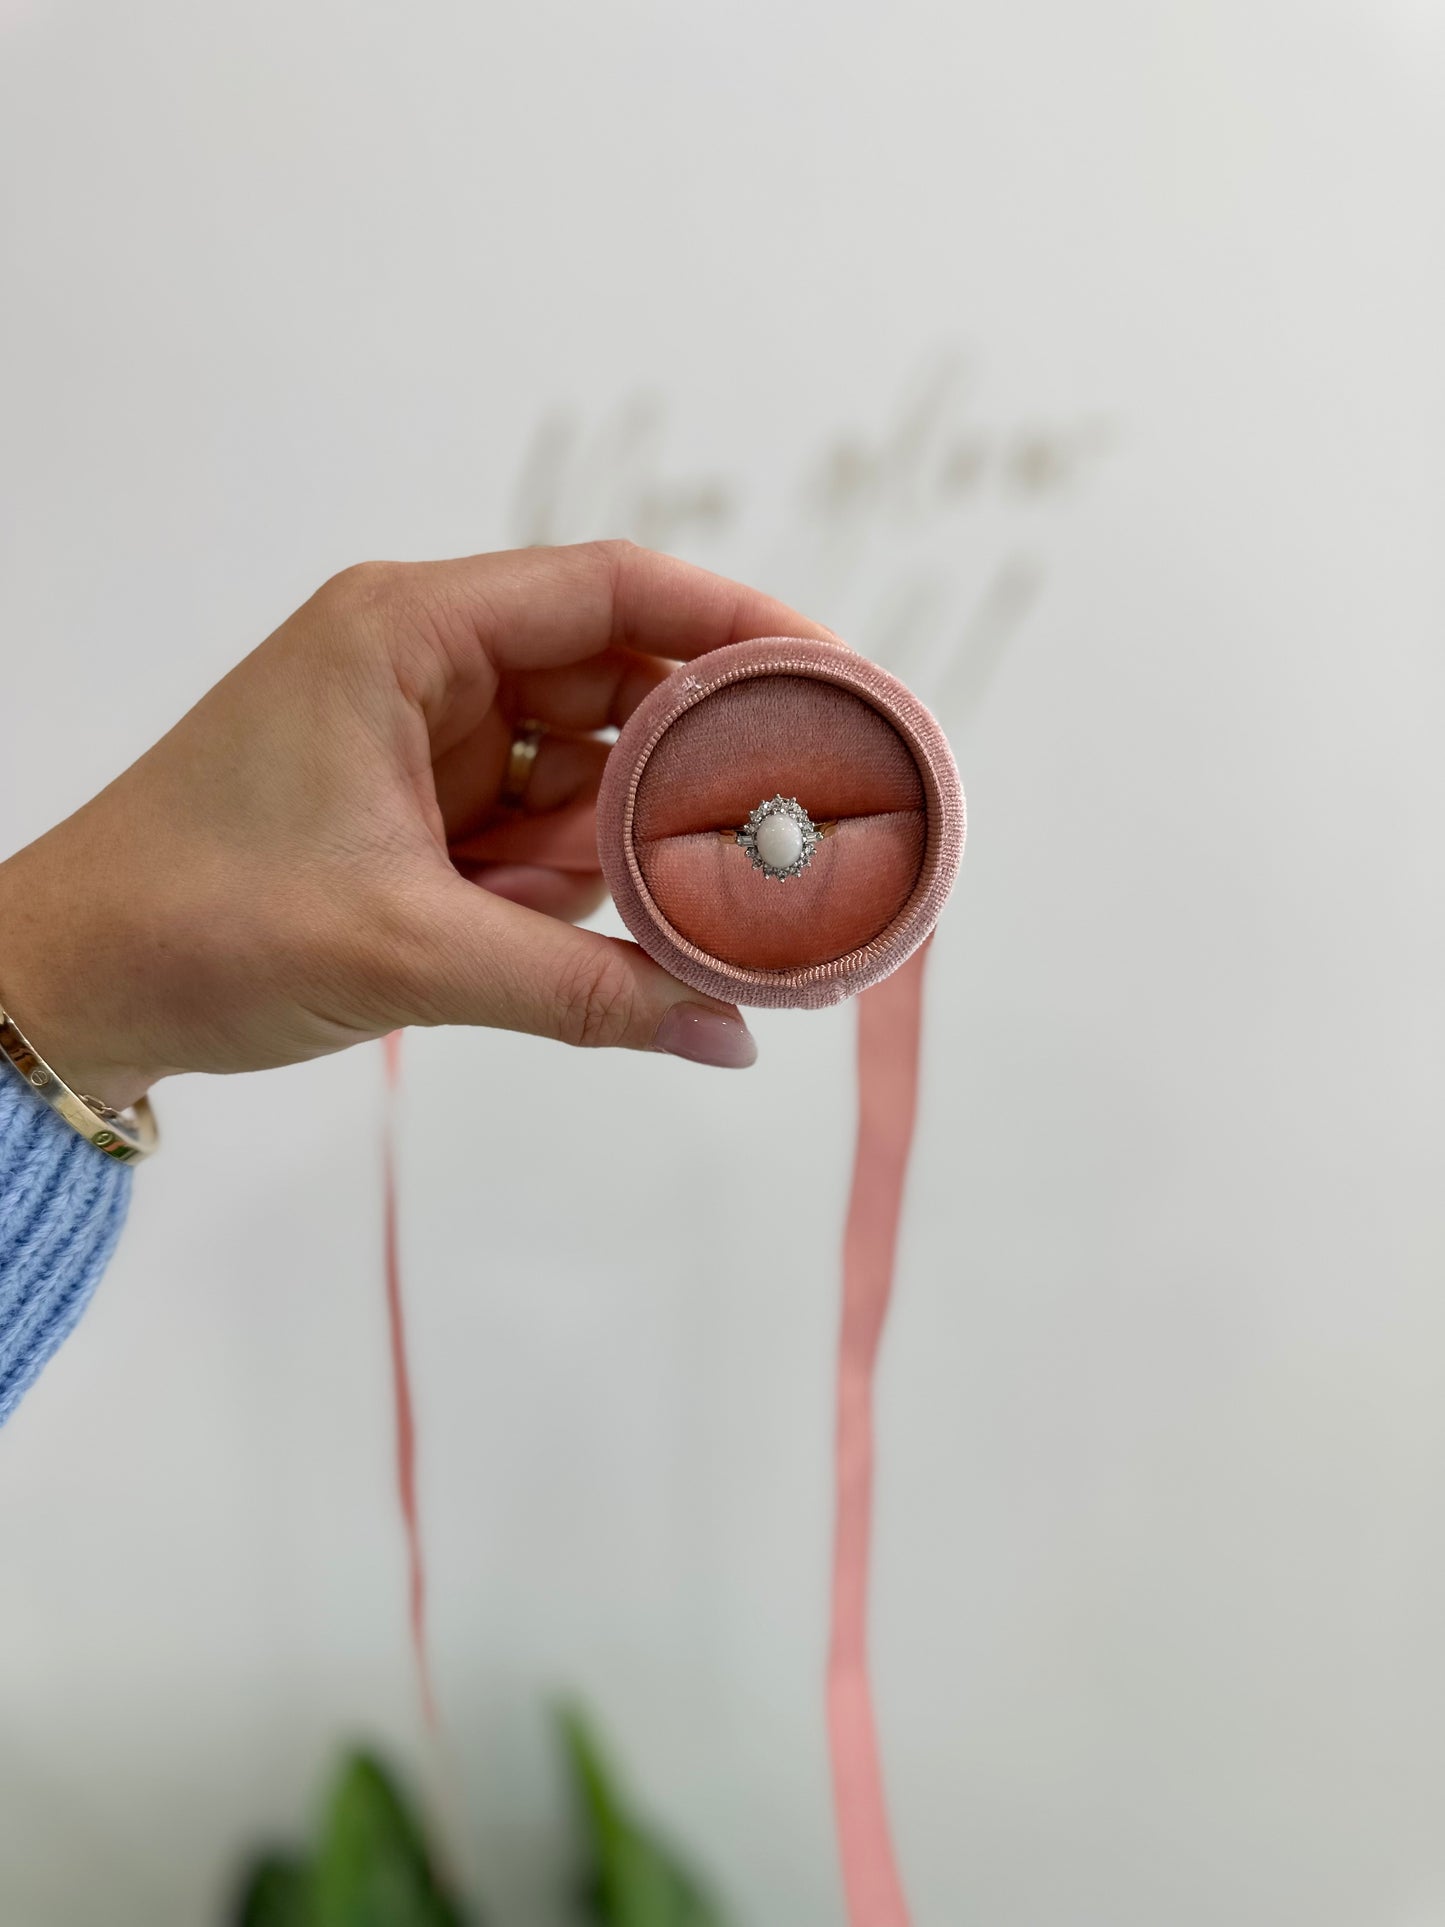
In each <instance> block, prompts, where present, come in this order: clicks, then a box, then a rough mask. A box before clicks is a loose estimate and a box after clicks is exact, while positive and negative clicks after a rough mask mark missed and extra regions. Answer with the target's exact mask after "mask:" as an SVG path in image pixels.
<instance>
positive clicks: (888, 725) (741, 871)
mask: <svg viewBox="0 0 1445 1927" xmlns="http://www.w3.org/2000/svg"><path fill="white" fill-rule="evenodd" d="M777 795H781V796H783V797H787V798H796V800H797V802H798V803H799V804H800V805H801V806H802V808H803V809H804V810H806V812H807V814H808V816H809V817H810V818H811V820H812V822H813V823H814V824H817V825H823V824H827V825H828V826H829V827H828V829H827V831H826V832H825V834H824V835H823V837H822V839H821V841H819V842H818V843H817V844H816V846H815V848H814V849H813V851H812V855H811V858H810V860H809V861H808V862H807V864H806V867H805V868H803V869H802V870H801V871H800V872H799V873H798V874H797V875H791V876H785V877H781V878H779V877H775V876H771V875H768V874H767V873H766V872H765V871H763V870H761V869H759V868H758V867H756V866H755V865H754V864H753V862H752V861H751V860H750V858H749V855H748V852H747V851H746V849H744V848H743V847H742V846H740V845H739V844H738V843H737V842H736V840H735V837H734V835H733V834H731V833H734V832H736V831H738V830H739V829H741V828H743V826H744V825H745V824H746V823H747V822H748V819H749V816H750V814H751V813H752V811H753V810H754V809H755V808H756V806H757V805H758V804H759V803H762V802H764V801H766V800H768V799H770V798H772V797H774V796H777ZM963 838H964V803H963V790H962V787H961V785H960V783H959V780H958V770H957V768H956V767H955V765H954V761H953V756H952V753H951V752H950V750H949V747H948V743H947V741H946V739H945V737H944V734H943V731H942V730H941V729H940V728H939V726H938V723H937V722H936V721H935V720H934V718H933V717H932V716H931V715H930V714H929V713H928V711H927V710H926V709H925V708H924V706H923V704H922V703H920V702H919V701H918V699H917V697H915V696H914V695H912V694H911V693H910V691H909V690H908V689H906V688H905V687H904V685H903V684H902V683H901V682H899V681H898V679H897V678H896V677H894V676H890V675H889V674H888V673H887V672H886V671H885V670H882V669H879V668H878V667H877V666H876V665H875V664H874V663H871V662H869V661H867V660H866V658H864V657H862V656H860V655H857V654H855V653H854V651H852V650H851V649H848V648H845V647H844V646H842V645H841V644H829V643H823V642H806V641H803V640H801V639H799V638H797V637H791V636H765V637H761V638H759V639H758V640H757V641H753V642H737V643H732V644H730V645H729V646H728V647H727V648H725V649H716V650H714V651H712V653H711V654H709V655H706V656H700V657H698V659H697V660H696V661H694V662H690V663H685V664H683V666H682V667H681V668H679V669H677V670H676V671H674V673H673V674H672V675H671V676H669V677H668V679H667V681H666V682H664V683H661V684H660V685H659V686H658V687H657V688H656V689H654V690H653V691H652V693H651V695H649V696H648V697H647V698H646V699H645V701H643V702H642V703H641V704H640V705H639V707H638V708H637V709H636V711H634V713H633V715H632V716H631V717H630V718H629V719H628V721H627V724H626V726H625V727H624V728H623V730H622V732H621V734H620V735H619V736H618V739H617V742H616V745H615V746H614V748H613V750H612V753H611V755H610V756H609V757H608V760H607V768H606V771H605V773H604V776H603V781H602V789H601V793H600V795H599V797H598V802H597V842H598V849H599V852H600V854H601V860H602V868H603V871H604V873H605V875H606V878H607V882H608V885H609V887H610V889H611V891H612V896H613V900H614V901H615V903H616V904H617V908H618V910H619V912H620V913H621V916H622V920H623V922H624V923H625V924H626V925H627V928H628V929H629V930H630V931H631V932H632V935H633V936H634V937H635V938H636V939H637V941H638V943H640V944H641V945H642V948H643V949H644V950H645V951H646V952H647V953H648V955H649V956H650V957H652V958H654V959H655V960H656V961H657V962H658V963H660V964H661V965H662V966H663V967H664V969H666V970H669V971H671V973H672V974H673V976H675V977H677V978H679V979H680V980H681V981H682V982H683V983H685V984H688V985H689V986H690V987H691V988H692V989H694V990H698V991H701V992H703V993H704V994H705V995H707V996H709V997H716V998H719V999H721V1000H723V1001H724V1002H728V1003H737V1004H764V1005H772V1006H774V1007H792V1008H798V1009H803V1008H815V1007H817V1006H819V1005H822V1004H835V1003H838V1002H840V1001H841V1000H842V999H843V998H845V997H852V996H854V995H856V994H857V992H859V991H860V990H866V989H867V988H868V986H869V985H870V984H875V983H877V982H879V981H880V979H882V978H884V977H886V976H888V975H889V973H890V972H891V971H894V970H896V969H897V968H898V966H899V965H900V964H901V963H903V962H905V961H906V960H907V958H909V957H910V956H912V954H913V952H914V951H915V950H917V948H918V946H919V945H920V944H921V943H922V942H923V941H924V939H925V938H926V937H927V936H928V935H929V933H930V931H931V930H932V929H933V926H934V924H935V923H936V922H937V921H938V915H939V912H940V910H941V909H942V908H943V904H944V901H945V899H946V898H947V896H948V893H949V891H950V889H951V888H952V887H953V881H954V878H955V876H956V875H957V873H958V865H959V861H960V859H961V857H962V855H963Z"/></svg>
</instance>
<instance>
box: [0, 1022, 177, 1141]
mask: <svg viewBox="0 0 1445 1927" xmlns="http://www.w3.org/2000/svg"><path fill="white" fill-rule="evenodd" d="M0 1056H4V1057H5V1058H6V1059H7V1060H8V1061H9V1062H10V1063H11V1064H13V1065H14V1067H15V1069H16V1070H17V1071H18V1072H19V1074H20V1075H21V1076H22V1077H23V1078H24V1079H25V1082H26V1083H27V1084H28V1085H29V1086H30V1088H31V1090H32V1091H34V1093H35V1095H36V1096H37V1097H43V1098H44V1099H45V1102H46V1103H47V1104H48V1105H49V1106H50V1108H51V1110H52V1111H56V1112H58V1113H59V1115H60V1116H61V1117H63V1118H64V1119H65V1121H66V1123H67V1124H68V1125H69V1126H70V1128H71V1130H72V1131H76V1132H78V1133H79V1134H80V1136H81V1137H83V1138H84V1139H85V1141H86V1143H87V1144H93V1145H94V1146H95V1148H96V1150H97V1151H102V1152H104V1154H105V1155H106V1157H108V1158H115V1159H116V1161H117V1162H118V1163H120V1164H138V1163H139V1162H140V1160H141V1159H142V1158H148V1157H149V1156H150V1154H151V1152H152V1151H154V1150H155V1148H156V1145H157V1144H158V1143H159V1142H160V1133H159V1131H157V1129H156V1121H155V1117H154V1114H153V1113H152V1111H151V1107H150V1103H149V1100H148V1099H146V1098H144V1097H143V1098H141V1099H139V1100H138V1102H137V1103H136V1104H134V1105H133V1106H132V1108H131V1109H130V1110H129V1111H127V1112H124V1113H122V1112H120V1111H113V1110H112V1109H111V1107H110V1106H109V1105H108V1104H102V1103H101V1101H100V1099H99V1098H98V1097H82V1096H81V1095H80V1094H79V1092H77V1091H73V1090H71V1088H70V1086H69V1085H68V1084H67V1083H66V1082H65V1080H64V1078H61V1077H57V1076H56V1074H55V1072H54V1071H53V1070H52V1069H51V1068H50V1066H49V1065H48V1064H47V1063H46V1061H45V1059H44V1058H43V1057H42V1056H41V1055H40V1052H39V1051H38V1050H36V1048H35V1046H34V1045H33V1044H32V1043H31V1042H30V1040H29V1038H27V1037H26V1035H25V1033H24V1032H23V1031H22V1030H21V1029H20V1027H19V1025H18V1024H17V1023H16V1022H15V1019H14V1018H13V1017H12V1016H11V1015H10V1013H9V1012H8V1011H7V1010H6V1009H5V1008H4V1007H3V1006H0Z"/></svg>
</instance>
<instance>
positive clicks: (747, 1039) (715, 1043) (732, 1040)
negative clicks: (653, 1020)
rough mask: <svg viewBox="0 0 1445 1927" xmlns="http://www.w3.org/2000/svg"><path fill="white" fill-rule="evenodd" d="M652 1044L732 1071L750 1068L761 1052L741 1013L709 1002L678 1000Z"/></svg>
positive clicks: (664, 1018)
mask: <svg viewBox="0 0 1445 1927" xmlns="http://www.w3.org/2000/svg"><path fill="white" fill-rule="evenodd" d="M652 1048H653V1049H654V1050H662V1051H666V1052H667V1053H668V1054H669V1055H670V1056H672V1057H686V1058H688V1059H689V1060H690V1061H691V1062H692V1063H694V1064H718V1065H721V1066H722V1068H723V1069H724V1070H730V1071H741V1070H746V1069H747V1067H748V1065H749V1064H752V1063H755V1062H756V1061H757V1055H758V1046H757V1040H756V1039H755V1038H754V1036H753V1033H752V1032H751V1031H750V1030H749V1029H748V1027H747V1025H746V1024H745V1023H744V1022H743V1020H742V1018H741V1017H733V1016H729V1014H728V1013H727V1012H726V1011H723V1010H710V1009H709V1008H708V1006H707V1005H706V1004H674V1005H673V1006H672V1007H671V1009H670V1010H668V1011H667V1012H666V1014H665V1015H664V1017H663V1019H662V1022H661V1023H660V1024H659V1025H658V1027H657V1035H656V1036H655V1037H654V1038H653V1040H652Z"/></svg>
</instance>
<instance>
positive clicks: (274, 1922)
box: [236, 1853, 316, 1927]
mask: <svg viewBox="0 0 1445 1927" xmlns="http://www.w3.org/2000/svg"><path fill="white" fill-rule="evenodd" d="M312 1898H313V1890H312V1884H311V1874H310V1870H309V1869H308V1868H307V1867H306V1866H305V1865H304V1864H303V1863H302V1862H301V1861H300V1860H299V1859H297V1858H295V1857H294V1856H291V1855H286V1854H279V1853H278V1854H268V1855H267V1856H266V1857H265V1858H264V1859H262V1860H258V1861H257V1862H256V1864H255V1866H254V1867H253V1868H252V1869H251V1871H250V1873H249V1874H248V1875H247V1876H246V1884H245V1886H244V1888H243V1889H242V1893H241V1904H240V1907H239V1909H238V1911H237V1914H236V1927H314V1923H315V1919H316V1915H315V1911H314V1908H313V1906H312Z"/></svg>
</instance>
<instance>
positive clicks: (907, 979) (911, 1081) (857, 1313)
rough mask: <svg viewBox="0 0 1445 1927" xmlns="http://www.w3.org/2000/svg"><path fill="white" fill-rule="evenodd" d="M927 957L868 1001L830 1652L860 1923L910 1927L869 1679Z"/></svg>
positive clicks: (846, 1295) (861, 1040)
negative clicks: (877, 1468)
mask: <svg viewBox="0 0 1445 1927" xmlns="http://www.w3.org/2000/svg"><path fill="white" fill-rule="evenodd" d="M926 951H927V945H926V944H925V945H924V947H923V948H922V949H920V950H918V951H915V953H914V955H913V956H912V957H910V958H909V960H908V962H907V963H906V964H904V965H903V966H902V968H901V969H899V970H896V971H895V972H894V974H893V975H892V976H891V977H887V978H885V979H884V981H883V982H882V983H880V984H875V985H874V987H873V988H872V989H871V990H865V991H864V993H863V995H862V996H861V997H860V998H859V999H858V1142H857V1149H856V1151H855V1154H854V1160H853V1190H852V1195H851V1197H850V1198H849V1201H848V1221H847V1226H846V1229H845V1231H844V1234H843V1322H842V1333H841V1337H840V1342H839V1348H838V1415H837V1435H836V1454H837V1457H836V1492H837V1514H836V1524H835V1527H834V1538H833V1630H832V1638H831V1641H830V1643H829V1650H828V1738H829V1744H830V1748H831V1752H832V1766H833V1802H834V1808H835V1811H836V1814H837V1822H838V1851H839V1855H840V1858H841V1860H842V1865H843V1891H844V1894H845V1896H846V1898H847V1903H848V1919H849V1922H850V1923H851V1927H908V1902H907V1901H906V1899H905V1898H904V1894H903V1883H902V1881H901V1880H900V1879H899V1876H898V1863H897V1860H896V1858H895V1856H894V1852H893V1839H892V1834H891V1832H890V1830H889V1825H888V1806H887V1802H886V1799H885V1797H884V1791H883V1768H882V1764H881V1762H880V1759H879V1754H878V1731H877V1727H876V1724H875V1722H874V1718H873V1693H872V1688H871V1686H870V1684H869V1678H868V1551H869V1540H870V1537H871V1529H872V1517H873V1379H874V1371H875V1368H876V1366H877V1363H878V1348H879V1345H880V1343H881V1341H882V1337H883V1326H884V1321H885V1320H886V1318H887V1315H888V1301H889V1298H890V1297H891V1295H892V1291H893V1265H894V1258H895V1256H896V1253H897V1247H898V1224H899V1218H900V1215H901V1213H902V1208H903V1186H904V1181H905V1179H906V1177H907V1174H908V1153H909V1149H910V1147H911V1145H912V1142H913V1123H914V1118H915V1116H916V1115H917V1110H918V1070H919V1056H920V1050H919V1045H920V1040H921V1036H922V1022H923V968H924V957H925V954H926Z"/></svg>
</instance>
